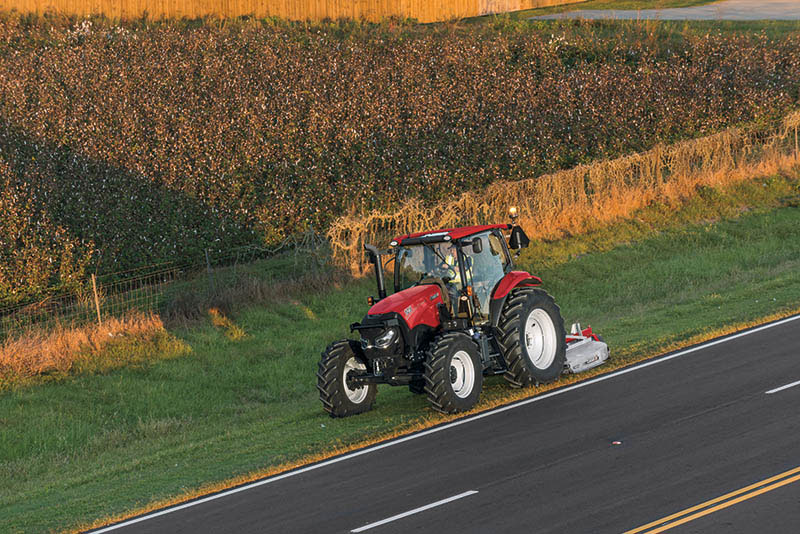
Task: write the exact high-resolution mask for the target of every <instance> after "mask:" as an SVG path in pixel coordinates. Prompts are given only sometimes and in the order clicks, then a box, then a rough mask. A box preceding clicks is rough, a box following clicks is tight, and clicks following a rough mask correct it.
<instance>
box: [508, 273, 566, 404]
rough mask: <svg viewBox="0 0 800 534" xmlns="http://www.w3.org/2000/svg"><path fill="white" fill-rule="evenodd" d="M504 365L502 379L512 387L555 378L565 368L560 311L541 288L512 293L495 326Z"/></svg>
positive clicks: (564, 336)
mask: <svg viewBox="0 0 800 534" xmlns="http://www.w3.org/2000/svg"><path fill="white" fill-rule="evenodd" d="M498 329H499V331H500V335H499V338H498V340H499V342H500V347H501V349H502V353H503V359H504V360H505V363H506V372H505V374H504V375H503V377H504V378H505V379H506V381H508V383H509V384H511V385H512V386H513V387H518V388H520V387H527V386H530V385H534V384H538V383H540V382H550V381H553V380H555V379H557V378H558V377H559V376H560V375H561V372H562V370H563V369H564V359H565V357H566V352H567V342H566V332H565V331H564V319H563V318H562V317H561V310H560V309H559V307H558V305H557V304H556V302H555V300H553V297H551V296H550V295H548V294H547V292H545V291H543V290H541V289H534V288H517V289H514V290H512V292H511V294H509V296H508V299H507V300H506V302H505V305H504V306H503V310H502V312H501V314H500V321H499V323H498Z"/></svg>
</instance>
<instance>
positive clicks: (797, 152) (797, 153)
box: [794, 124, 800, 157]
mask: <svg viewBox="0 0 800 534" xmlns="http://www.w3.org/2000/svg"><path fill="white" fill-rule="evenodd" d="M798 155H800V150H798V146H797V125H796V124H795V125H794V157H797V156H798Z"/></svg>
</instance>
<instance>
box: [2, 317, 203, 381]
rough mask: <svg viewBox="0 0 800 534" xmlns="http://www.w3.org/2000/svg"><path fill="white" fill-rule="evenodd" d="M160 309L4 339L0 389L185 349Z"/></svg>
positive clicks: (140, 362)
mask: <svg viewBox="0 0 800 534" xmlns="http://www.w3.org/2000/svg"><path fill="white" fill-rule="evenodd" d="M188 350H189V348H188V346H186V345H184V344H183V343H181V342H180V341H178V340H177V339H175V338H173V337H172V336H170V335H169V334H168V333H167V332H166V330H164V325H163V323H162V321H161V319H160V318H159V317H157V316H155V315H150V314H139V313H133V314H129V315H127V316H125V317H121V318H114V317H109V318H107V319H106V320H105V321H103V323H102V324H100V325H97V324H93V325H86V326H82V327H77V328H76V327H71V326H65V327H57V328H53V329H50V330H47V331H31V332H25V333H21V334H18V335H16V336H14V337H11V338H8V339H5V340H4V341H3V342H2V343H0V391H2V390H4V389H7V388H9V387H13V386H19V385H24V384H26V383H30V382H32V381H34V380H42V379H47V378H48V377H49V378H50V379H59V378H63V377H66V376H69V375H73V374H81V373H88V372H92V373H96V372H107V371H110V370H112V369H116V368H119V367H124V366H135V365H143V364H146V363H148V362H150V361H152V360H153V359H163V358H167V357H173V356H177V355H181V354H185V353H186V352H187V351H188Z"/></svg>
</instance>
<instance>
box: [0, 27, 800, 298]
mask: <svg viewBox="0 0 800 534" xmlns="http://www.w3.org/2000/svg"><path fill="white" fill-rule="evenodd" d="M660 28H662V26H659V25H656V24H651V23H630V24H610V23H602V22H600V23H573V22H568V23H553V24H550V23H547V24H545V23H542V24H516V25H512V24H509V23H498V24H479V25H457V24H448V25H437V26H417V25H413V24H407V23H400V22H396V21H389V22H387V23H385V24H379V25H369V24H355V23H347V22H341V23H330V24H320V25H302V24H286V23H280V22H276V21H271V20H263V21H253V20H241V21H235V22H227V23H221V22H214V21H194V22H191V21H189V22H163V23H147V22H142V21H139V22H130V23H124V24H113V23H111V22H109V21H106V20H103V19H91V20H75V19H68V18H25V17H18V16H11V15H7V16H4V17H2V19H0V186H2V190H1V191H0V302H10V301H19V300H22V299H24V298H28V297H31V296H35V295H37V294H41V293H42V292H43V291H46V290H47V288H55V287H62V286H64V285H69V284H72V283H75V281H76V280H78V279H79V278H80V277H81V276H82V275H83V274H84V273H85V272H86V271H87V269H100V270H101V271H104V272H108V271H111V270H117V269H123V268H130V267H133V266H138V265H142V264H146V263H152V262H156V261H161V260H168V259H175V258H177V257H181V256H185V255H188V254H196V253H199V252H200V251H202V249H204V248H207V247H210V248H227V247H230V246H236V245H242V244H247V243H254V242H260V243H273V242H276V241H278V240H280V239H282V238H283V237H284V236H286V235H288V234H290V233H292V232H295V231H298V230H302V229H304V228H308V226H310V225H314V227H315V228H319V229H324V228H325V227H327V226H328V225H329V224H330V222H331V221H332V220H333V219H334V218H335V217H337V216H340V215H353V214H358V213H365V212H366V211H367V210H373V209H390V208H391V207H392V206H393V205H394V204H396V203H397V202H398V201H400V200H404V199H407V198H409V197H416V198H420V199H423V200H425V201H434V200H441V199H443V198H446V197H449V196H451V195H453V194H455V193H460V192H462V191H463V190H465V189H475V188H480V187H482V186H484V185H486V184H488V183H491V182H493V181H495V180H497V179H501V178H502V179H506V180H509V179H510V180H517V179H522V178H530V177H531V176H536V175H539V174H542V173H545V172H550V171H554V170H557V169H561V168H566V167H571V166H574V165H576V164H579V163H585V162H588V161H590V160H596V159H598V158H607V157H614V156H619V155H622V154H627V153H631V152H634V151H640V150H644V149H647V148H650V147H652V146H654V145H655V144H657V143H668V142H672V141H675V140H678V139H684V138H692V137H697V136H701V135H705V134H708V133H711V132H714V131H719V130H721V129H723V128H725V127H727V126H730V125H734V124H739V123H742V122H745V121H753V120H760V121H769V120H770V119H772V118H775V117H778V116H780V115H782V114H784V113H785V112H786V111H787V110H788V109H789V108H790V107H792V106H793V105H794V104H795V103H796V102H797V100H798V84H800V53H798V52H799V51H800V38H798V37H797V36H791V35H790V36H782V37H774V38H771V37H767V36H766V35H763V34H761V35H737V34H725V35H722V34H719V35H706V36H693V35H690V34H688V33H686V34H681V33H678V32H676V31H675V30H670V31H668V30H666V29H660Z"/></svg>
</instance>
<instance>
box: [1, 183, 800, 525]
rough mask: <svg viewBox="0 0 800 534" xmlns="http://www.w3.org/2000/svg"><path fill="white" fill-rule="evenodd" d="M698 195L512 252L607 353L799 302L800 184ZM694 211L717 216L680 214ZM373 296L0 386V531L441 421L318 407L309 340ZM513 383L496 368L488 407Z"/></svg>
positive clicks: (191, 334) (278, 313)
mask: <svg viewBox="0 0 800 534" xmlns="http://www.w3.org/2000/svg"><path fill="white" fill-rule="evenodd" d="M700 193H701V194H700V195H698V196H697V197H696V198H695V199H693V200H691V201H689V202H688V204H686V205H684V206H683V207H682V208H681V209H679V210H677V211H676V210H675V207H671V206H654V207H652V208H649V209H647V210H644V211H642V212H641V213H639V214H637V217H635V218H634V219H632V220H630V221H623V222H620V223H619V224H617V225H615V226H613V227H611V228H607V229H604V230H600V231H597V232H594V233H590V234H587V235H582V236H575V237H572V238H569V239H566V240H562V241H558V242H553V243H538V244H536V246H534V247H532V248H531V249H528V250H527V251H526V252H525V253H524V254H523V255H522V257H521V258H520V262H519V263H520V265H521V266H522V267H524V268H527V269H529V270H531V271H533V272H537V273H539V274H540V275H541V276H542V277H543V279H544V280H545V282H546V287H547V289H548V290H549V291H550V292H551V293H553V294H554V295H555V296H556V297H557V300H558V302H559V303H560V304H561V306H562V310H563V313H564V316H565V318H566V319H567V320H568V321H571V320H578V319H580V320H581V321H582V322H583V323H584V324H586V323H591V324H592V325H593V326H595V327H597V328H598V330H599V331H600V332H602V333H603V335H604V336H605V337H606V339H607V340H608V341H609V343H610V345H611V346H612V350H613V352H612V354H613V361H612V365H624V364H626V363H629V362H630V361H634V360H635V359H639V358H642V357H644V356H646V355H650V354H653V353H654V352H655V351H657V350H659V349H661V348H663V347H667V346H670V345H672V344H674V343H675V342H676V341H681V340H686V339H689V338H691V337H692V336H695V335H697V334H701V333H703V332H704V331H708V330H709V329H714V328H719V327H722V326H724V325H728V324H731V323H740V322H744V321H751V320H754V319H757V318H759V317H763V316H766V315H769V314H772V313H775V312H778V311H782V310H783V311H785V310H790V309H795V308H797V307H798V306H799V305H800V269H799V268H798V267H800V209H797V208H796V207H782V208H776V207H777V206H780V205H782V204H786V202H781V201H780V199H781V198H784V197H792V196H797V195H798V193H800V188H798V182H797V181H796V180H787V179H782V178H777V177H776V178H774V179H770V180H764V181H758V182H754V183H750V184H746V185H743V186H740V187H738V188H736V189H734V190H731V191H728V192H727V193H725V194H720V193H717V192H715V191H712V190H703V191H701V192H700ZM744 206H761V208H760V209H757V210H753V211H750V212H744V211H742V208H743V207H744ZM737 215H740V216H738V217H736V216H737ZM717 219H718V220H717ZM699 220H717V222H705V223H704V224H699V225H697V224H691V225H687V223H688V222H691V221H699ZM627 242H631V243H633V244H629V245H627V244H625V243H627ZM615 243H616V245H614V244H615ZM371 292H373V286H372V281H371V280H362V281H358V282H353V283H351V284H349V285H346V286H345V287H342V288H339V289H336V290H332V291H330V292H328V293H325V294H306V295H300V296H297V297H296V300H292V299H288V300H286V301H285V302H283V303H281V304H278V305H273V306H270V307H269V308H264V307H251V308H249V309H246V310H244V311H242V312H241V313H238V314H237V315H236V316H235V317H234V320H235V323H236V326H237V327H239V328H241V329H243V330H244V331H245V332H246V333H247V335H246V336H245V337H244V338H241V339H238V340H234V339H232V338H233V337H236V336H230V335H227V334H228V333H229V332H228V330H227V329H226V328H224V327H223V328H215V327H212V326H204V327H196V328H192V329H182V330H180V331H177V332H174V333H175V334H176V335H178V336H179V337H180V338H181V339H182V341H184V342H185V343H186V344H188V345H189V346H191V347H192V353H191V355H189V356H186V357H183V358H177V359H171V360H166V361H160V362H158V363H154V364H152V365H150V366H139V367H136V368H126V369H121V370H116V371H112V372H109V373H107V374H100V375H93V376H79V377H76V378H72V379H69V380H66V381H63V382H61V383H56V384H47V385H41V386H34V387H28V388H20V389H17V390H15V391H10V392H6V393H4V394H2V395H1V396H0V427H2V429H3V431H2V433H0V481H2V482H0V509H3V511H4V513H3V514H2V515H0V531H2V532H42V531H46V530H48V529H60V528H67V527H70V526H71V525H75V524H76V522H85V521H90V520H92V519H94V518H97V517H103V516H106V515H108V514H115V513H122V512H124V511H125V510H130V509H132V508H136V507H141V506H145V505H147V504H148V503H149V502H151V501H157V500H160V499H164V498H167V497H169V496H173V495H176V494H181V493H183V492H185V491H187V490H190V489H194V488H198V487H200V486H202V485H203V484H204V483H206V482H208V481H222V480H225V479H227V478H230V477H232V476H236V475H242V474H246V473H251V472H254V471H258V470H263V469H268V468H269V467H270V466H276V465H278V464H281V463H284V462H288V461H292V460H296V459H298V458H300V457H302V456H304V455H308V454H313V453H317V452H319V451H323V450H326V449H327V450H329V449H331V448H333V447H336V446H338V445H347V444H350V443H354V442H357V441H359V440H360V439H365V438H369V437H374V436H375V435H378V434H381V433H387V432H391V431H392V430H393V429H397V428H402V427H411V426H414V425H417V424H419V423H420V422H421V421H422V420H424V419H429V420H432V421H437V420H441V418H440V416H438V415H435V414H434V413H433V412H431V411H430V410H429V409H428V408H427V406H426V401H425V399H424V398H422V397H417V396H413V395H411V394H410V393H408V391H407V390H405V389H402V388H388V387H387V388H382V389H381V391H380V393H379V396H378V403H377V406H376V409H375V410H374V411H372V412H371V413H369V414H365V415H363V416H359V417H355V418H349V419H345V420H331V419H329V418H328V417H327V416H325V415H324V414H323V412H322V410H321V408H320V406H319V403H318V400H317V394H316V390H315V384H314V372H315V370H316V363H317V359H318V354H319V351H320V350H321V348H323V347H324V346H325V345H326V344H327V343H328V342H330V341H331V340H333V339H336V338H338V337H341V336H342V335H343V334H344V333H345V331H346V326H345V325H346V324H348V323H349V322H351V321H353V320H357V319H359V318H360V317H361V315H362V314H363V312H364V299H365V297H366V296H367V295H368V294H369V293H371ZM607 368H608V367H606V369H607ZM508 393H509V390H508V389H507V388H506V387H505V385H504V384H503V382H502V381H501V380H498V379H491V380H489V381H488V384H487V388H486V390H485V393H484V395H483V399H484V400H483V405H484V406H486V405H487V404H488V403H490V402H492V401H495V402H497V401H498V400H500V399H502V398H503V397H504V396H506V395H508Z"/></svg>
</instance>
